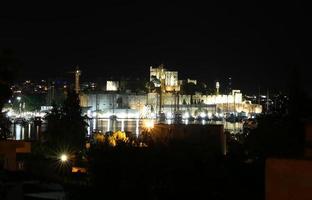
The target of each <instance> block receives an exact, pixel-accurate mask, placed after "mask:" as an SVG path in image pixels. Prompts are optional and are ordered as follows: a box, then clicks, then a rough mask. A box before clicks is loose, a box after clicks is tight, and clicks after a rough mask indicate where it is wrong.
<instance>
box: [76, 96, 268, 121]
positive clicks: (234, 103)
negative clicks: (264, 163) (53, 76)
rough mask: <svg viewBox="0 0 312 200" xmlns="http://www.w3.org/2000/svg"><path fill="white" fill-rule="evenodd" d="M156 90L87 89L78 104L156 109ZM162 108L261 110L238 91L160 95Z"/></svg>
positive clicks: (193, 112)
mask: <svg viewBox="0 0 312 200" xmlns="http://www.w3.org/2000/svg"><path fill="white" fill-rule="evenodd" d="M159 96H160V95H159V94H158V93H148V94H126V93H98V94H95V93H90V94H83V95H81V96H80V100H81V101H80V102H81V106H82V107H90V109H91V110H92V111H95V110H96V109H98V110H100V111H103V112H111V113H112V112H114V109H133V110H137V111H138V112H140V113H142V112H144V110H146V109H147V108H146V107H149V108H148V109H149V110H150V112H153V113H155V114H156V113H159ZM161 110H162V112H165V113H167V112H171V113H174V112H175V111H177V110H179V111H182V112H186V111H187V112H188V113H189V114H191V115H193V116H196V115H198V113H201V112H204V113H205V114H207V113H212V114H213V113H216V112H221V113H224V112H246V113H261V111H262V107H261V106H260V105H257V104H250V103H248V102H244V101H243V100H242V94H241V93H238V94H236V95H199V94H196V95H177V94H174V93H164V94H163V95H162V109H161Z"/></svg>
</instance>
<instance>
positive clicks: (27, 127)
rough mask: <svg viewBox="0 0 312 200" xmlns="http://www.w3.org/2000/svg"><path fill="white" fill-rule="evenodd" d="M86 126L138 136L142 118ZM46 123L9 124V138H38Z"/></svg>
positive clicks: (232, 127)
mask: <svg viewBox="0 0 312 200" xmlns="http://www.w3.org/2000/svg"><path fill="white" fill-rule="evenodd" d="M166 123H167V124H172V123H173V120H167V122H166ZM182 123H183V124H203V125H204V124H223V125H224V130H226V131H229V132H232V133H237V132H240V131H242V129H243V124H242V123H240V122H236V123H231V122H225V121H213V122H212V121H205V120H202V121H189V120H183V121H182ZM88 124H89V126H88V128H87V131H88V135H91V134H92V132H94V131H99V132H102V133H105V132H107V131H117V130H121V131H126V132H130V133H132V134H134V135H135V136H138V135H139V134H140V132H141V131H142V125H143V120H142V119H117V120H111V119H91V120H89V122H88ZM45 127H46V125H45V124H42V125H40V126H39V125H34V124H33V123H26V124H24V125H22V124H12V126H11V133H12V136H11V139H15V140H36V139H38V138H39V136H40V135H41V133H42V132H44V130H45Z"/></svg>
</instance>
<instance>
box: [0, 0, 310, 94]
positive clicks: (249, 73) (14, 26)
mask: <svg viewBox="0 0 312 200" xmlns="http://www.w3.org/2000/svg"><path fill="white" fill-rule="evenodd" d="M113 2H115V3H106V4H102V5H87V4H88V2H87V1H85V2H84V3H83V4H77V3H75V4H71V5H64V4H58V5H54V4H42V5H38V4H34V5H30V4H25V5H18V6H17V5H8V6H1V8H0V25H1V28H0V48H10V49H13V50H14V52H15V54H16V56H17V57H18V58H19V59H20V60H21V61H22V63H23V67H22V69H21V71H22V73H21V76H20V77H21V78H41V77H42V78H47V77H56V76H64V74H66V72H68V71H71V70H72V69H73V68H74V66H75V65H77V64H78V65H79V66H80V68H81V69H82V72H83V78H84V79H89V80H92V78H93V77H109V76H115V77H119V76H130V75H131V76H138V77H144V76H147V74H148V70H149V66H150V65H153V66H157V65H159V64H160V63H164V64H165V65H166V66H167V68H169V69H173V70H178V71H179V75H180V76H181V77H183V78H186V77H190V78H196V79H201V80H205V81H206V82H208V83H209V84H211V85H210V86H212V84H213V82H214V81H215V80H221V81H223V80H224V79H225V78H226V77H228V76H231V77H232V79H233V85H234V87H237V88H241V89H243V90H246V91H250V90H254V91H258V89H257V88H258V86H260V87H261V88H267V87H269V88H286V87H288V85H287V83H288V79H289V76H290V74H291V73H290V71H291V70H290V67H289V66H291V65H295V66H296V68H298V69H300V70H299V71H301V72H304V73H302V79H301V80H302V82H303V84H304V85H305V88H307V89H309V88H310V86H312V81H310V80H309V76H310V75H309V70H308V69H309V67H310V63H311V62H310V56H311V50H310V49H311V44H312V42H311V36H312V33H311V30H310V27H311V12H310V11H309V9H308V6H307V5H304V4H302V3H301V2H300V1H293V3H292V4H290V3H288V4H287V3H272V2H271V3H268V4H267V3H264V2H263V1H259V2H252V3H246V2H245V3H237V2H236V1H233V2H232V3H229V2H224V1H222V2H221V1H219V2H220V3H218V4H213V3H209V1H207V2H208V3H207V2H206V4H196V3H193V1H189V3H179V1H176V2H172V3H168V2H167V3H150V2H148V3H147V2H145V3H142V2H134V1H132V2H125V1H113ZM221 84H225V83H223V82H221ZM221 86H222V85H221Z"/></svg>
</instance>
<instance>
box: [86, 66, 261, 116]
mask: <svg viewBox="0 0 312 200" xmlns="http://www.w3.org/2000/svg"><path fill="white" fill-rule="evenodd" d="M150 82H152V83H153V84H154V86H155V88H158V89H156V90H154V91H150V92H149V93H145V94H134V93H125V92H119V90H118V88H117V87H118V84H117V83H116V84H113V86H114V87H113V86H112V83H111V82H109V85H108V86H109V88H108V89H109V90H107V92H100V93H90V94H82V95H81V97H80V99H81V106H82V107H87V108H89V113H92V112H95V111H96V112H99V113H102V116H108V115H117V117H118V115H120V116H119V117H126V118H127V117H134V116H136V117H142V118H149V117H157V116H159V115H160V114H162V113H163V114H165V115H166V117H167V118H172V117H173V116H174V114H175V113H180V114H182V115H185V116H193V117H197V116H202V117H203V116H205V117H207V116H225V115H227V114H229V113H232V114H236V115H237V114H238V113H240V114H241V113H243V114H244V115H246V116H251V115H254V114H258V113H261V112H262V107H261V105H258V104H252V103H251V102H249V101H244V100H243V94H242V93H241V91H240V90H232V91H231V93H229V94H220V92H219V89H220V83H219V82H217V83H216V93H215V94H213V95H203V94H200V93H197V94H195V95H184V94H180V93H179V91H180V84H179V82H180V81H179V80H178V72H177V71H169V70H167V69H165V68H164V66H163V65H160V66H159V67H157V68H153V67H152V66H151V67H150ZM193 82H194V80H193Z"/></svg>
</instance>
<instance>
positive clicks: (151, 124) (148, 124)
mask: <svg viewBox="0 0 312 200" xmlns="http://www.w3.org/2000/svg"><path fill="white" fill-rule="evenodd" d="M143 125H144V128H147V129H152V128H154V120H152V119H147V120H144V123H143Z"/></svg>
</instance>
